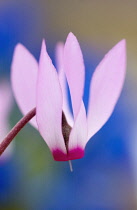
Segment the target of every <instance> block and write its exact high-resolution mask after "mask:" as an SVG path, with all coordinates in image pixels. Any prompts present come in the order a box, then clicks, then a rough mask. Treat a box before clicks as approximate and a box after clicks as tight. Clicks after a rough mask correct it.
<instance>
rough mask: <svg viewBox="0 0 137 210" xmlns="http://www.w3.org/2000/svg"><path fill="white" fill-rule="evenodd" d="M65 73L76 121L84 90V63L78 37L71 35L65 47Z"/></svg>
mask: <svg viewBox="0 0 137 210" xmlns="http://www.w3.org/2000/svg"><path fill="white" fill-rule="evenodd" d="M63 67H64V72H65V74H66V78H67V82H68V85H69V89H70V95H71V100H72V107H73V114H74V119H76V117H77V115H78V113H79V110H80V107H81V100H82V96H83V89H84V79H85V72H84V62H83V56H82V52H81V49H80V46H79V43H78V41H77V39H76V37H75V36H74V35H73V34H72V33H69V35H68V37H67V40H66V43H65V47H64V66H63Z"/></svg>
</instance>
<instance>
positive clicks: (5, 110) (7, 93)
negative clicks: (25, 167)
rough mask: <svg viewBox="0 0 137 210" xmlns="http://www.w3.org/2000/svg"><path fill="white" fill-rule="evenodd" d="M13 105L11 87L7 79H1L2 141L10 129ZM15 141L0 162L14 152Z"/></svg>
mask: <svg viewBox="0 0 137 210" xmlns="http://www.w3.org/2000/svg"><path fill="white" fill-rule="evenodd" d="M12 105H13V99H12V94H11V89H10V86H9V84H8V82H7V81H6V80H1V81H0V143H1V142H2V140H3V139H4V138H5V136H6V135H7V133H8V132H9V130H10V124H9V116H10V112H11V109H12ZM13 147H14V145H13V143H12V144H10V146H9V147H8V148H7V149H6V151H5V152H4V153H3V154H2V156H1V157H0V163H2V162H5V161H6V160H8V159H9V158H10V157H11V155H12V153H13Z"/></svg>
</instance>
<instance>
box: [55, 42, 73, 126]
mask: <svg viewBox="0 0 137 210" xmlns="http://www.w3.org/2000/svg"><path fill="white" fill-rule="evenodd" d="M63 50H64V44H63V43H58V44H57V46H56V62H57V69H58V74H59V82H60V85H61V90H62V95H63V111H64V114H65V116H66V119H67V122H68V123H69V125H70V126H71V127H72V126H73V118H72V114H71V112H70V108H69V103H68V97H67V86H66V77H65V73H64V71H63Z"/></svg>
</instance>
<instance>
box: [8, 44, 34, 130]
mask: <svg viewBox="0 0 137 210" xmlns="http://www.w3.org/2000/svg"><path fill="white" fill-rule="evenodd" d="M11 68H12V72H11V82H12V89H13V93H14V96H15V99H16V101H17V103H18V106H19V107H20V109H21V111H22V113H23V115H25V114H27V113H28V112H29V111H30V110H31V109H33V108H34V107H35V106H36V81H37V71H38V63H37V61H36V60H35V58H34V57H33V55H32V54H31V53H30V52H29V51H28V50H27V49H26V48H25V47H24V46H23V45H22V44H18V45H17V46H16V48H15V51H14V56H13V62H12V67H11ZM31 123H32V125H33V126H34V127H35V128H37V124H36V118H35V117H34V118H33V119H32V120H31Z"/></svg>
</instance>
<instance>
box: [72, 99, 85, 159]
mask: <svg viewBox="0 0 137 210" xmlns="http://www.w3.org/2000/svg"><path fill="white" fill-rule="evenodd" d="M86 142H87V119H86V110H85V107H84V103H83V101H82V102H81V107H80V111H79V113H78V116H77V118H76V120H75V122H74V126H73V128H72V131H71V133H70V137H69V145H68V148H69V159H79V158H82V157H83V155H84V147H85V145H86ZM79 151H80V152H79Z"/></svg>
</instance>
